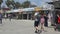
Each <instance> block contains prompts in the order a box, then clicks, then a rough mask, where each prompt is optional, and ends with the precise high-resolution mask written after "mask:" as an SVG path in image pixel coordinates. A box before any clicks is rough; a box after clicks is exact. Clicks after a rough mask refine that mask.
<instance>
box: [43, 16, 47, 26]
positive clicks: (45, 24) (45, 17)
mask: <svg viewBox="0 0 60 34" xmlns="http://www.w3.org/2000/svg"><path fill="white" fill-rule="evenodd" d="M44 19H45V23H44V26H45V27H48V17H47V15H45V16H44Z"/></svg>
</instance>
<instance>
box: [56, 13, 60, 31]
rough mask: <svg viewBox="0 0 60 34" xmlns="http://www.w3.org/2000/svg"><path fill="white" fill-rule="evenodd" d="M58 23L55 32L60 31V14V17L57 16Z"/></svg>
mask: <svg viewBox="0 0 60 34" xmlns="http://www.w3.org/2000/svg"><path fill="white" fill-rule="evenodd" d="M57 17H58V18H57V23H56V26H55V31H56V30H60V14H59V15H57Z"/></svg>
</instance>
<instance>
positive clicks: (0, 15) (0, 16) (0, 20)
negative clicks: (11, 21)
mask: <svg viewBox="0 0 60 34" xmlns="http://www.w3.org/2000/svg"><path fill="white" fill-rule="evenodd" d="M0 24H2V13H1V12H0Z"/></svg>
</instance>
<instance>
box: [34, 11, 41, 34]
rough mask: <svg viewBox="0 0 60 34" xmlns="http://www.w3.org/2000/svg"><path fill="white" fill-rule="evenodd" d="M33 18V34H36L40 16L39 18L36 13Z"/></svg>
mask: <svg viewBox="0 0 60 34" xmlns="http://www.w3.org/2000/svg"><path fill="white" fill-rule="evenodd" d="M34 18H35V22H34V27H35V29H36V30H35V33H38V31H39V29H38V26H39V23H40V22H39V21H40V16H39V13H38V12H36V13H35V15H34Z"/></svg>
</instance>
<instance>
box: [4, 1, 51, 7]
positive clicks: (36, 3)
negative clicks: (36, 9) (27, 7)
mask: <svg viewBox="0 0 60 34" xmlns="http://www.w3.org/2000/svg"><path fill="white" fill-rule="evenodd" d="M3 1H6V0H3ZM14 1H15V2H20V3H22V2H24V1H26V0H14ZM28 1H30V2H31V3H32V4H35V5H37V6H41V5H43V4H45V2H50V1H52V0H28Z"/></svg>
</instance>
